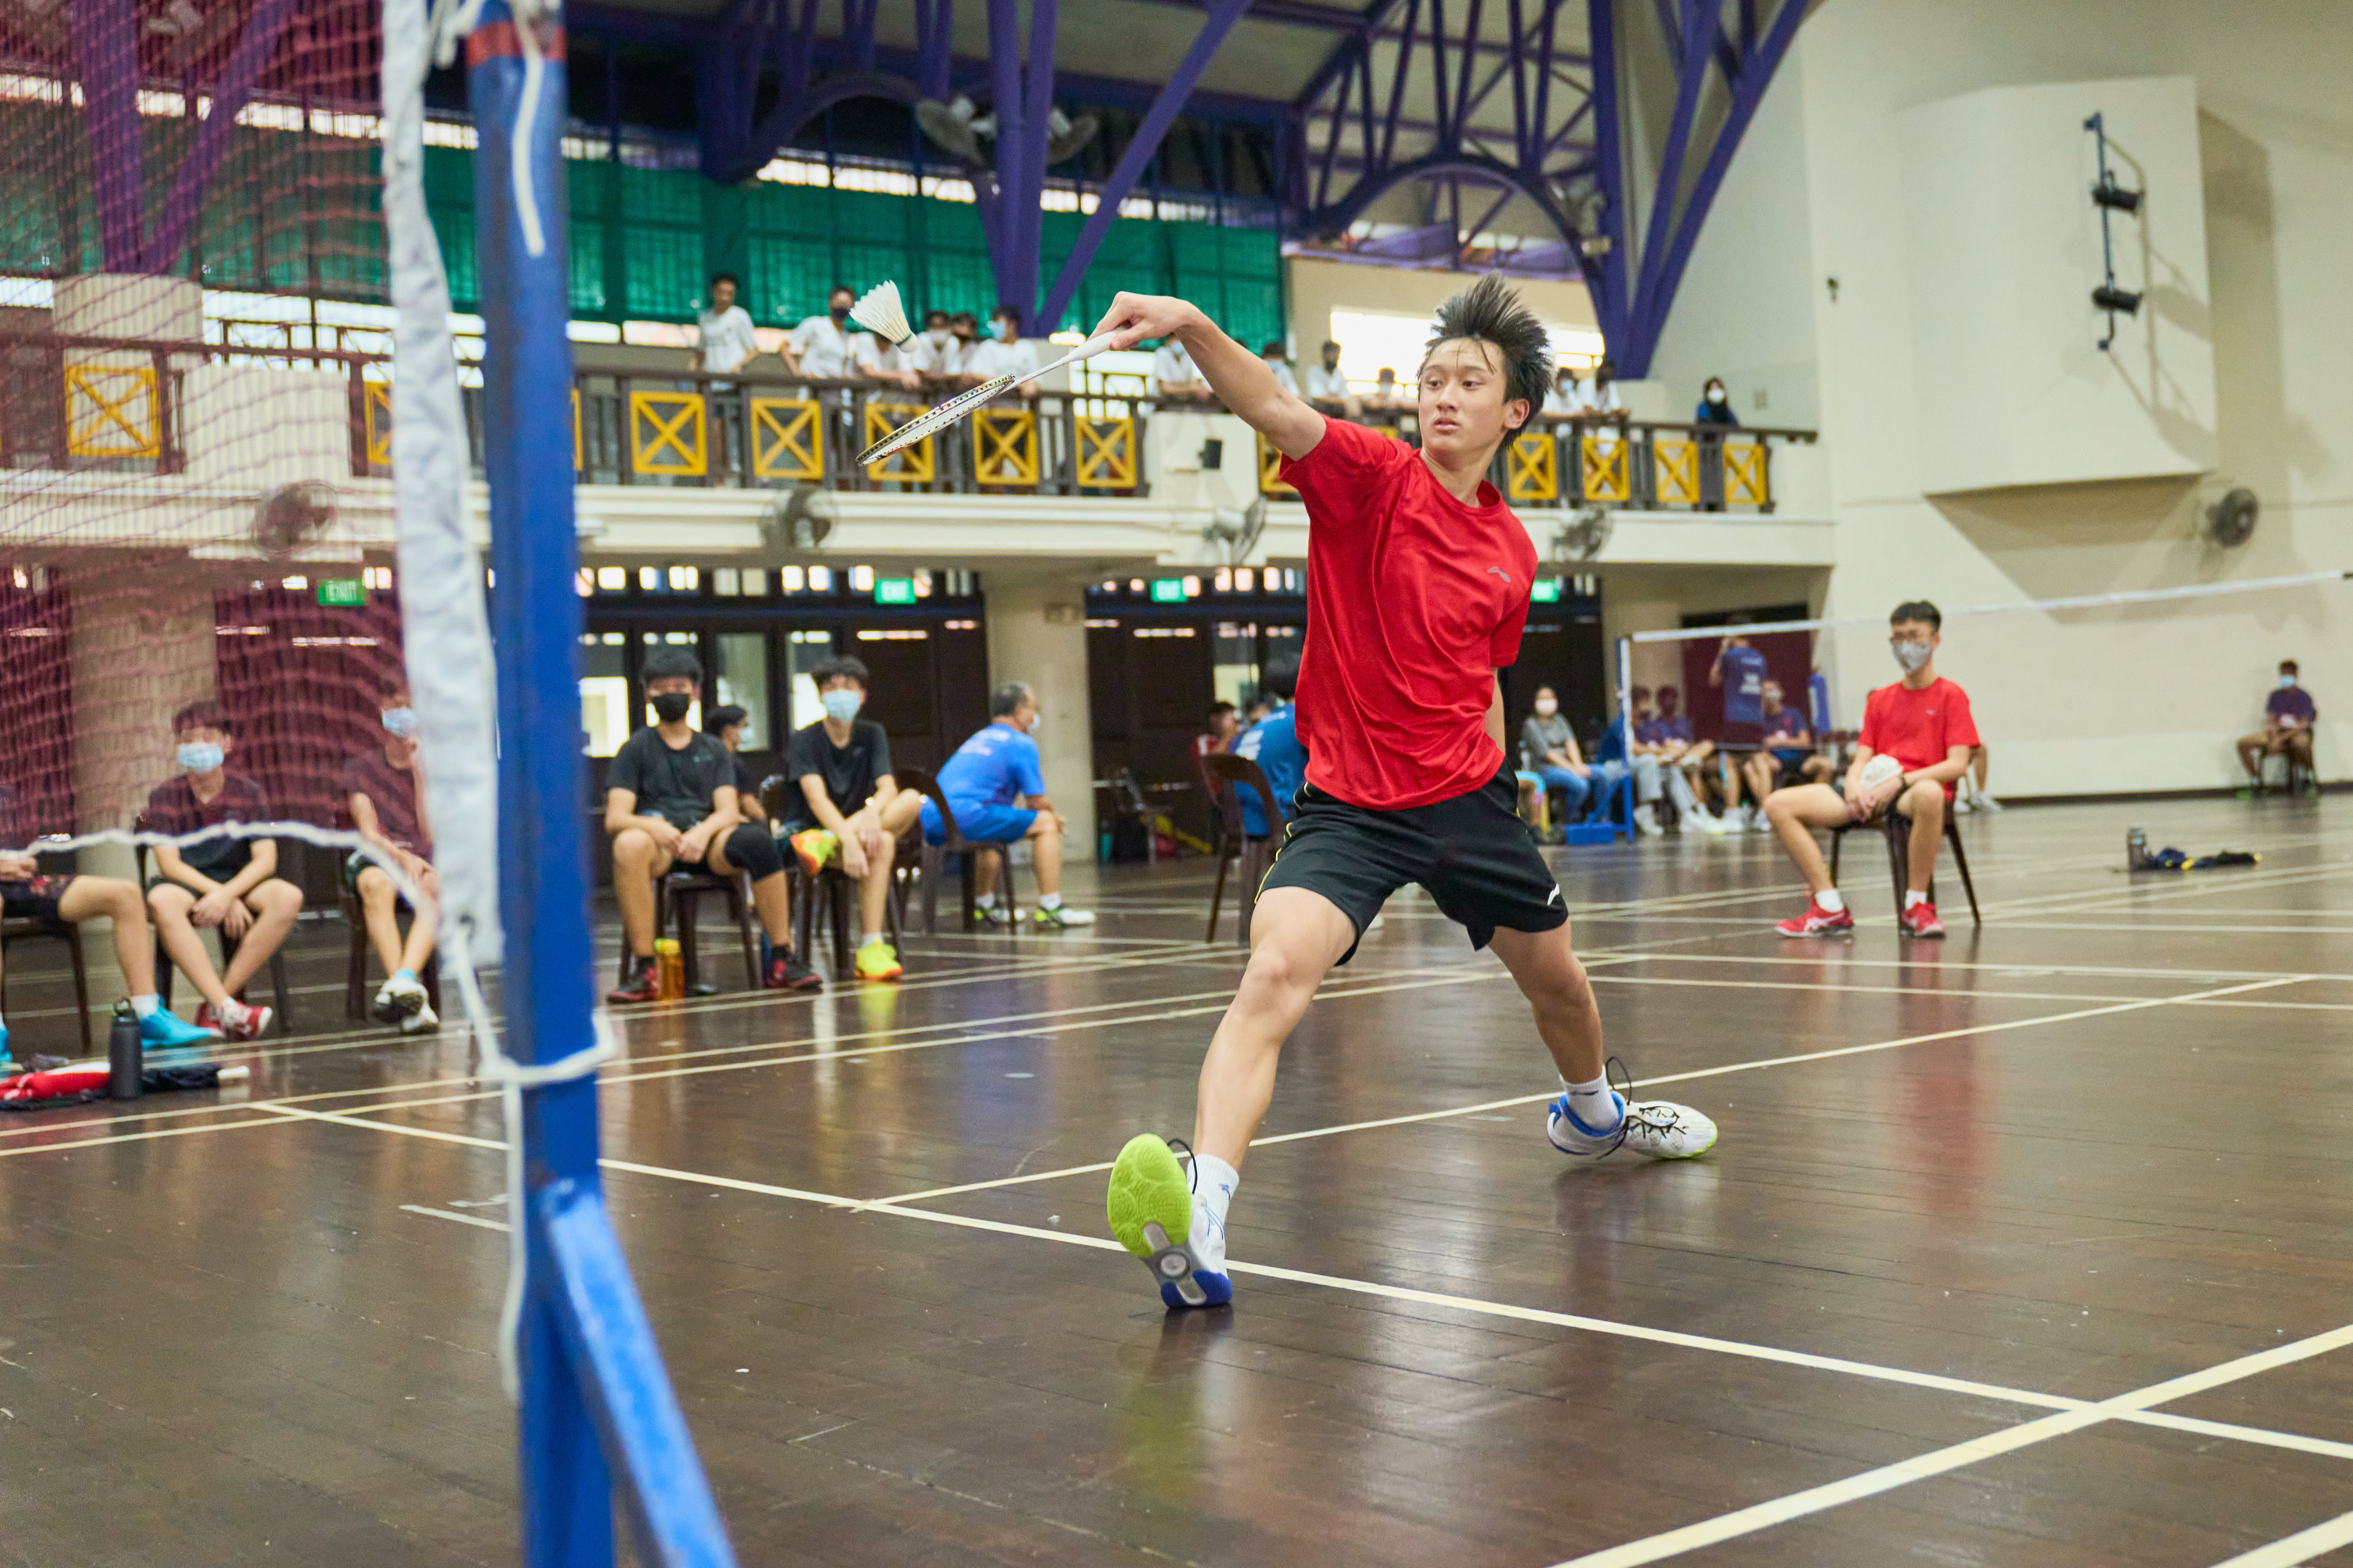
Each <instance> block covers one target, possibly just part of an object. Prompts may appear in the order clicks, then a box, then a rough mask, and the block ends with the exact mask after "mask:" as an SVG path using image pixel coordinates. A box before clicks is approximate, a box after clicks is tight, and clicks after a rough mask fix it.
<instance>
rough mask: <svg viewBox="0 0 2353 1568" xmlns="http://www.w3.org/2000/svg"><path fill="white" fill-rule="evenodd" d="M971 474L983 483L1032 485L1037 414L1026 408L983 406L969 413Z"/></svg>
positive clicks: (1035, 471)
mask: <svg viewBox="0 0 2353 1568" xmlns="http://www.w3.org/2000/svg"><path fill="white" fill-rule="evenodd" d="M972 435H973V478H974V479H976V480H977V481H979V482H980V483H982V484H984V485H1001V486H1006V487H1021V488H1026V489H1036V488H1037V484H1038V416H1037V415H1036V414H1035V413H1034V412H1032V411H1031V410H1029V409H1027V408H994V409H992V408H984V409H982V410H981V411H980V412H979V413H977V414H976V415H974V416H972Z"/></svg>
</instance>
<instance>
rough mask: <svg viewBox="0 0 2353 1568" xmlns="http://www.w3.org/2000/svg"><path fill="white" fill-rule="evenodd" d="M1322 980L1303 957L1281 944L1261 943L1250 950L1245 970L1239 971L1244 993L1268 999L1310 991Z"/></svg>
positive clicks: (1290, 947) (1315, 969) (1319, 974)
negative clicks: (1247, 992) (1262, 995)
mask: <svg viewBox="0 0 2353 1568" xmlns="http://www.w3.org/2000/svg"><path fill="white" fill-rule="evenodd" d="M1323 978H1324V976H1323V973H1322V972H1321V971H1320V970H1319V969H1317V968H1316V966H1315V965H1314V964H1313V963H1309V962H1308V961H1307V959H1306V957H1305V955H1303V954H1302V953H1300V952H1297V951H1296V950H1295V949H1293V947H1292V946H1291V945H1290V944H1289V943H1287V942H1261V943H1260V944H1259V945H1257V946H1256V947H1254V948H1252V949H1251V950H1250V964H1249V967H1247V968H1246V969H1244V970H1243V971H1242V985H1243V987H1244V989H1246V990H1255V991H1258V992H1261V994H1269V995H1282V996H1291V995H1296V994H1299V993H1300V992H1303V991H1313V990H1314V988H1315V986H1316V984H1317V983H1318V982H1320V981H1321V980H1322V979H1323Z"/></svg>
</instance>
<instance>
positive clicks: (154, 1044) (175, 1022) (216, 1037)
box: [139, 1007, 221, 1051]
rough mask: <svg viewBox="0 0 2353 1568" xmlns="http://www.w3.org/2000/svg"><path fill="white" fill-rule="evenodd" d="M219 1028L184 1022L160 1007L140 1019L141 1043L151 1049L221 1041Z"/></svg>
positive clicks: (208, 1044)
mask: <svg viewBox="0 0 2353 1568" xmlns="http://www.w3.org/2000/svg"><path fill="white" fill-rule="evenodd" d="M220 1038H221V1035H220V1031H219V1030H218V1029H199V1028H197V1027H196V1026H195V1025H194V1024H189V1023H184V1022H182V1021H181V1019H180V1018H179V1017H178V1016H177V1015H175V1014H174V1013H173V1012H171V1011H170V1010H169V1009H168V1008H164V1007H158V1008H156V1009H155V1010H154V1011H153V1013H150V1014H148V1015H147V1016H145V1017H143V1018H142V1019H140V1020H139V1043H140V1044H141V1045H142V1046H144V1047H147V1048H149V1049H151V1050H165V1051H172V1050H189V1049H193V1048H195V1047H198V1046H213V1045H218V1044H219V1043H220Z"/></svg>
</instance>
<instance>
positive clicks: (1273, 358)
mask: <svg viewBox="0 0 2353 1568" xmlns="http://www.w3.org/2000/svg"><path fill="white" fill-rule="evenodd" d="M1258 357H1259V358H1261V359H1262V360H1264V361H1266V368H1267V369H1269V370H1271V371H1272V372H1273V373H1274V384H1275V385H1277V386H1279V387H1281V388H1282V390H1283V391H1285V392H1287V393H1289V394H1291V395H1293V397H1296V396H1298V395H1299V378H1298V377H1297V376H1295V375H1293V374H1291V359H1290V356H1289V355H1287V354H1285V353H1283V352H1282V344H1281V343H1279V342H1275V341H1273V340H1272V339H1269V340H1268V341H1267V342H1263V343H1261V344H1260V345H1259V351H1258Z"/></svg>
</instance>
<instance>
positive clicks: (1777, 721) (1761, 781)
mask: <svg viewBox="0 0 2353 1568" xmlns="http://www.w3.org/2000/svg"><path fill="white" fill-rule="evenodd" d="M1763 705H1764V713H1765V720H1764V723H1763V724H1762V725H1761V726H1760V728H1761V730H1762V732H1763V736H1764V744H1763V745H1761V746H1759V747H1758V748H1757V750H1756V751H1754V752H1750V753H1749V754H1748V755H1747V756H1746V758H1744V759H1742V761H1741V763H1740V776H1741V778H1742V780H1743V781H1744V782H1746V784H1747V785H1748V793H1749V794H1751V795H1755V796H1756V797H1757V821H1756V827H1757V832H1759V833H1769V832H1771V831H1772V824H1771V823H1770V822H1768V821H1767V819H1766V816H1765V811H1764V805H1765V802H1766V800H1767V798H1768V797H1770V796H1771V795H1772V794H1773V792H1774V791H1775V790H1778V789H1788V788H1790V787H1792V786H1794V785H1797V784H1804V783H1806V782H1808V779H1809V777H1810V775H1809V774H1808V773H1807V771H1806V770H1807V768H1808V766H1809V764H1810V763H1813V762H1814V761H1815V757H1814V727H1813V726H1812V725H1811V724H1810V723H1808V722H1807V721H1806V716H1805V715H1804V714H1803V713H1800V712H1799V711H1798V710H1796V709H1795V708H1792V707H1789V706H1788V704H1786V703H1784V702H1783V701H1782V700H1781V683H1780V682H1779V681H1778V680H1767V681H1766V682H1765V689H1764V704H1763Z"/></svg>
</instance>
